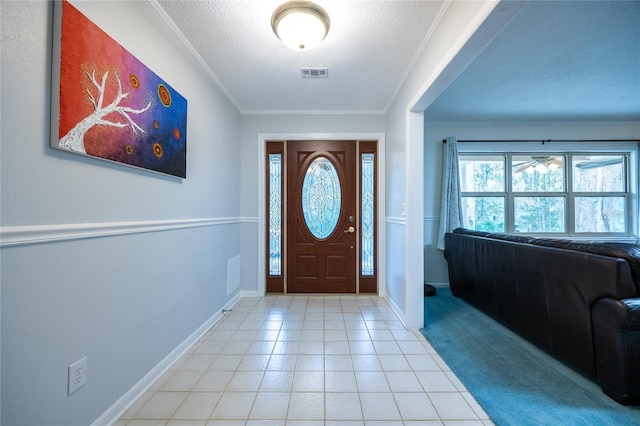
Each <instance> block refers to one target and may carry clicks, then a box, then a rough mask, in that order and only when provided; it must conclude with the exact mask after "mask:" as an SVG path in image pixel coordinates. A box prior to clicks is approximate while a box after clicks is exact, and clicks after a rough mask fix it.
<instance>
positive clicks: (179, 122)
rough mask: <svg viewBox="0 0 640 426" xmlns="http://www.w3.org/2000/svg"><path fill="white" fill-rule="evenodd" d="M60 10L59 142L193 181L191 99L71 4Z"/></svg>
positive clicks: (55, 140)
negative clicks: (189, 164) (189, 124)
mask: <svg viewBox="0 0 640 426" xmlns="http://www.w3.org/2000/svg"><path fill="white" fill-rule="evenodd" d="M114 5H115V6H114V7H117V3H114ZM55 8H56V9H55V13H54V14H55V21H54V52H53V63H54V65H53V70H52V74H53V83H52V87H53V89H52V91H53V93H52V114H51V115H52V120H51V122H52V124H51V127H52V132H51V133H52V137H51V146H52V147H53V148H56V149H61V150H66V151H70V152H74V153H77V154H83V155H88V156H92V157H97V158H101V159H105V160H109V161H114V162H117V163H122V164H126V165H130V166H135V167H141V168H144V169H148V170H153V171H156V172H160V173H165V174H169V175H173V176H178V177H181V178H186V162H187V100H186V99H185V98H184V97H182V96H181V95H180V94H179V93H178V92H176V91H175V90H174V89H173V88H172V87H171V86H170V85H169V84H168V83H167V82H166V81H164V80H162V79H161V78H160V77H158V76H157V75H156V74H155V73H154V72H153V71H151V70H150V69H149V68H147V66H145V65H144V64H143V63H142V62H141V61H140V60H138V59H137V58H136V57H135V56H133V55H132V54H131V53H130V52H128V51H127V50H126V49H124V48H123V47H122V46H121V45H120V44H118V43H117V42H116V41H115V40H114V39H112V38H111V37H110V36H109V35H107V34H106V33H105V32H104V31H103V30H101V29H100V28H99V27H98V26H97V25H96V24H94V23H93V22H92V21H90V20H89V19H88V18H87V17H86V16H84V15H83V14H82V13H81V12H80V11H79V10H78V9H76V8H75V7H74V6H72V5H71V4H70V3H69V2H68V1H66V0H65V1H62V2H55Z"/></svg>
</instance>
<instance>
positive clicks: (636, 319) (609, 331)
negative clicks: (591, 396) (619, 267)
mask: <svg viewBox="0 0 640 426" xmlns="http://www.w3.org/2000/svg"><path fill="white" fill-rule="evenodd" d="M591 321H592V324H593V344H594V349H595V360H596V378H597V380H598V382H599V383H600V385H601V386H602V390H603V391H604V393H606V394H607V395H609V396H610V397H611V398H613V399H615V400H616V401H618V402H619V403H621V404H624V405H637V404H639V403H640V297H634V298H629V299H622V300H617V299H613V298H610V297H604V298H602V299H600V300H598V301H597V302H596V303H595V304H594V305H593V307H592V310H591Z"/></svg>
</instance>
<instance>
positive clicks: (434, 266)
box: [424, 120, 640, 283]
mask: <svg viewBox="0 0 640 426" xmlns="http://www.w3.org/2000/svg"><path fill="white" fill-rule="evenodd" d="M447 136H455V137H457V138H458V139H463V140H464V139H473V140H476V139H480V140H491V139H520V140H521V139H531V140H543V139H556V140H562V139H570V140H575V139H586V140H588V139H638V138H639V137H640V123H639V122H623V121H619V122H609V121H602V122H598V121H584V122H576V121H552V122H544V121H529V122H515V121H514V122H429V120H425V147H424V185H425V188H424V191H425V200H424V222H425V227H424V252H425V266H424V274H425V280H426V281H428V282H433V283H448V282H449V276H448V273H447V264H446V261H445V260H444V257H443V256H442V251H440V250H438V249H436V243H437V238H438V220H439V216H440V198H441V197H440V195H441V194H440V191H441V188H440V187H441V183H442V161H443V144H442V139H444V138H446V137H447ZM600 145H601V147H602V150H606V149H607V144H605V143H602V144H600ZM473 146H480V145H479V144H474V145H473ZM557 146H558V144H557V143H556V144H551V145H547V147H548V149H554V147H557ZM591 147H592V148H593V146H591ZM499 149H506V150H508V149H509V145H507V144H500V148H499ZM572 149H574V150H575V149H577V148H572ZM635 187H637V183H636V184H635ZM637 202H638V200H637V197H636V199H635V203H636V204H637ZM636 209H637V208H636Z"/></svg>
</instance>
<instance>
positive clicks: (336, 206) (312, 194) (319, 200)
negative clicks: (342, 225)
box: [302, 157, 341, 239]
mask: <svg viewBox="0 0 640 426" xmlns="http://www.w3.org/2000/svg"><path fill="white" fill-rule="evenodd" d="M340 200H341V193H340V179H339V178H338V173H337V172H336V169H335V167H334V166H333V164H332V163H331V161H329V159H328V158H326V157H318V158H316V159H315V160H313V162H312V163H311V164H310V165H309V168H308V169H307V172H306V174H305V176H304V182H303V183H302V213H303V215H304V220H305V222H306V224H307V228H309V231H310V232H311V234H313V236H314V237H316V238H318V239H324V238H327V237H328V236H329V235H331V233H332V232H333V231H334V230H335V228H336V225H337V224H338V218H339V217H340V204H341V201H340Z"/></svg>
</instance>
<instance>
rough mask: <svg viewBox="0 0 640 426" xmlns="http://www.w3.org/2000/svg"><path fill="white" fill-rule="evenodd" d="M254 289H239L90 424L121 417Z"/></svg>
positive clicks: (106, 423) (112, 421)
mask: <svg viewBox="0 0 640 426" xmlns="http://www.w3.org/2000/svg"><path fill="white" fill-rule="evenodd" d="M256 296H257V295H256V294H255V292H254V291H240V292H238V293H237V294H236V295H235V296H234V297H233V298H232V299H231V300H229V302H227V304H225V305H224V306H223V307H222V308H221V309H220V310H219V311H217V312H216V313H215V314H213V315H212V316H211V317H210V318H209V319H208V320H206V321H205V322H204V323H203V324H202V325H201V326H200V327H198V328H197V329H196V330H195V331H194V332H193V333H191V335H190V336H189V337H187V338H186V339H185V340H184V341H183V342H182V343H181V344H180V345H178V346H177V347H176V348H175V349H174V350H173V351H171V352H170V353H169V355H167V356H166V357H165V358H164V359H163V360H162V361H160V362H159V363H158V364H157V365H156V366H155V367H153V368H152V369H151V371H149V372H148V373H147V374H146V375H145V376H144V377H143V378H142V379H140V381H139V382H138V383H136V384H135V385H134V386H133V387H132V388H131V389H129V390H128V391H127V392H126V393H125V394H124V395H122V396H121V397H120V398H119V399H118V400H117V401H116V402H115V403H114V404H113V405H112V406H111V407H109V409H108V410H107V411H105V412H104V413H102V415H101V416H100V417H98V418H97V419H96V420H95V421H94V422H93V424H92V426H104V425H107V426H110V425H113V424H114V423H115V422H117V421H118V419H120V417H122V415H123V414H124V413H125V412H126V411H127V410H128V409H129V408H130V407H131V406H132V405H133V404H135V402H136V401H137V400H138V399H139V398H140V397H141V396H142V395H144V393H145V392H146V391H147V390H149V388H150V387H151V386H152V385H153V383H154V382H155V381H156V380H158V379H159V378H160V377H161V376H162V375H163V374H164V373H165V372H166V371H167V370H168V369H169V368H171V366H172V365H173V364H174V363H175V362H176V361H177V360H179V359H180V357H181V356H182V355H184V354H185V353H186V352H187V351H188V350H189V349H190V348H191V347H192V346H193V345H194V344H195V343H196V342H198V340H200V338H201V337H202V336H204V334H205V333H206V332H207V331H209V329H211V327H213V326H214V325H215V324H216V323H217V322H218V321H220V319H222V318H223V314H222V311H223V310H227V309H232V308H233V306H235V305H236V304H237V303H238V302H239V301H240V300H241V299H243V298H245V297H256Z"/></svg>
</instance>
